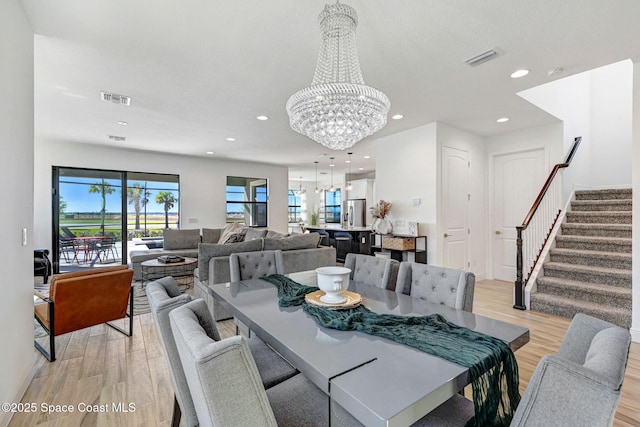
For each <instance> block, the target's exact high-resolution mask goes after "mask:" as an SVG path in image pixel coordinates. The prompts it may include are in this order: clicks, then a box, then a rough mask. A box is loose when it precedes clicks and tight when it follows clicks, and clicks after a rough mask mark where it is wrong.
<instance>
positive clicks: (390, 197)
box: [375, 123, 438, 264]
mask: <svg viewBox="0 0 640 427" xmlns="http://www.w3.org/2000/svg"><path fill="white" fill-rule="evenodd" d="M436 130H437V125H436V123H430V124H428V125H425V126H421V127H418V128H415V129H411V130H407V131H404V132H400V133H397V134H393V135H389V136H386V137H384V138H380V139H377V140H376V144H375V146H376V199H377V200H386V201H388V202H391V203H392V206H391V213H390V215H389V217H390V219H391V220H396V219H403V220H405V221H417V222H418V223H419V224H420V234H422V235H427V236H428V243H427V246H428V248H427V262H428V263H430V264H431V263H435V260H436V259H437V257H438V249H437V240H436V229H435V224H436V208H437V199H436V196H437V194H436V192H437V188H436V185H437V170H436V164H437V156H438V149H437V139H436ZM414 198H420V199H421V200H422V203H421V204H420V205H418V206H413V205H412V203H411V202H412V200H413V199H414Z"/></svg>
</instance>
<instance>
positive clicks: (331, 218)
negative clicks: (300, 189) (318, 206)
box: [324, 189, 341, 224]
mask: <svg viewBox="0 0 640 427" xmlns="http://www.w3.org/2000/svg"><path fill="white" fill-rule="evenodd" d="M340 205H341V203H340V189H337V190H336V191H325V192H324V208H325V209H324V212H325V222H328V223H338V224H339V223H340Z"/></svg>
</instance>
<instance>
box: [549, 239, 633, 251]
mask: <svg viewBox="0 0 640 427" xmlns="http://www.w3.org/2000/svg"><path fill="white" fill-rule="evenodd" d="M556 247H557V248H565V249H578V250H587V251H589V250H591V251H602V252H623V253H631V239H628V238H624V237H597V236H556Z"/></svg>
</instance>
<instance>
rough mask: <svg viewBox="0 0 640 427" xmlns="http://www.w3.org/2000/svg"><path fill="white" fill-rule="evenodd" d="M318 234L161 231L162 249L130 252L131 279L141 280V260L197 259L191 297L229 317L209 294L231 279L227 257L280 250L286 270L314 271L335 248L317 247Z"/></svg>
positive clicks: (216, 314)
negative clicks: (210, 287) (177, 257)
mask: <svg viewBox="0 0 640 427" xmlns="http://www.w3.org/2000/svg"><path fill="white" fill-rule="evenodd" d="M319 242H320V235H319V234H318V233H307V234H296V235H291V236H289V235H285V234H282V233H277V232H274V231H272V230H268V229H266V228H262V229H255V228H247V227H242V226H237V225H231V224H230V225H229V226H227V227H225V228H203V229H202V233H201V231H200V230H199V229H191V230H171V229H167V230H165V232H164V243H163V247H162V248H155V249H145V250H134V251H131V254H130V257H131V265H130V267H131V268H132V269H133V279H134V280H142V262H144V261H146V260H149V259H155V258H157V257H159V256H161V255H179V256H184V257H192V258H198V264H197V268H196V269H195V270H194V297H195V298H202V299H204V300H205V301H206V302H207V305H208V306H209V309H210V310H211V314H212V315H213V317H214V318H215V319H216V320H223V319H228V318H230V317H231V315H229V314H228V313H227V311H226V310H224V308H223V307H222V306H220V305H219V304H218V303H217V301H215V300H213V298H212V297H211V296H210V294H209V291H208V289H207V286H208V285H209V284H216V283H225V282H228V281H229V280H230V278H231V277H230V268H229V256H230V255H231V254H233V253H241V252H254V251H266V250H281V251H282V258H283V261H284V268H285V273H293V272H296V271H305V270H313V269H315V268H318V267H324V266H328V265H335V263H336V250H335V248H333V247H326V246H319Z"/></svg>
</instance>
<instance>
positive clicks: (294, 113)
mask: <svg viewBox="0 0 640 427" xmlns="http://www.w3.org/2000/svg"><path fill="white" fill-rule="evenodd" d="M318 22H319V23H320V31H321V34H322V43H321V47H320V52H319V54H318V63H317V65H316V71H315V74H314V76H313V81H312V83H311V86H309V87H306V88H304V89H302V90H300V91H298V92H296V93H295V94H293V95H292V96H291V98H289V100H288V101H287V113H288V114H289V124H290V125H291V128H292V129H293V130H295V131H296V132H299V133H301V134H303V135H306V136H308V137H309V138H311V139H313V140H314V141H316V142H318V143H320V144H322V145H324V146H326V147H328V148H330V149H332V150H344V149H346V148H349V147H352V146H353V145H354V144H355V143H357V142H358V141H360V140H361V139H363V138H366V137H367V136H369V135H371V134H373V133H375V132H377V131H379V130H380V129H382V128H383V127H384V126H385V125H386V124H387V114H388V113H389V109H390V107H391V103H390V102H389V98H387V96H386V95H385V94H384V93H382V92H380V91H379V90H378V89H375V88H372V87H370V86H366V85H365V84H364V79H363V78H362V71H361V70H360V62H359V61H358V52H357V50H356V38H355V31H356V27H357V26H358V15H357V14H356V11H355V9H353V8H352V7H350V6H347V5H345V4H341V3H337V4H331V5H325V7H324V10H323V11H322V12H321V13H320V15H319V16H318Z"/></svg>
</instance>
